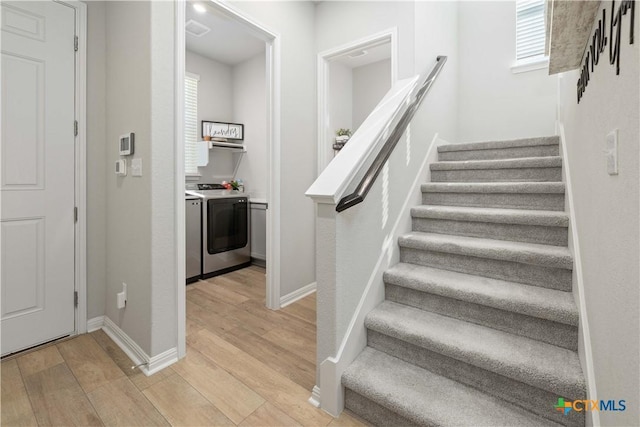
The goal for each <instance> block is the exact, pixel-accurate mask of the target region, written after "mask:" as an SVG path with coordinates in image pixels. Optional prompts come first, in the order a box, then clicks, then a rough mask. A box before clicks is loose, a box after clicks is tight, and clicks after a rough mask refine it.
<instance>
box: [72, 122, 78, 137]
mask: <svg viewBox="0 0 640 427" xmlns="http://www.w3.org/2000/svg"><path fill="white" fill-rule="evenodd" d="M73 135H74V136H78V121H77V120H74V121H73Z"/></svg>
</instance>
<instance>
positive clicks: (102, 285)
mask: <svg viewBox="0 0 640 427" xmlns="http://www.w3.org/2000/svg"><path fill="white" fill-rule="evenodd" d="M87 18H88V21H87V30H88V36H87V46H88V49H87V319H92V318H94V317H97V316H102V315H104V307H105V294H106V286H107V243H106V242H107V235H106V233H107V217H106V212H107V197H106V185H107V181H106V180H107V171H109V172H111V167H109V166H110V165H108V164H107V162H106V161H105V158H106V156H107V146H106V140H105V138H106V96H107V93H106V74H105V71H106V38H105V33H106V28H105V24H106V19H105V3H104V2H102V1H90V2H87ZM109 177H111V176H109Z"/></svg>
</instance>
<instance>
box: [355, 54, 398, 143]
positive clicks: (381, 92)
mask: <svg viewBox="0 0 640 427" xmlns="http://www.w3.org/2000/svg"><path fill="white" fill-rule="evenodd" d="M389 89H391V60H390V59H384V60H382V61H378V62H374V63H372V64H367V65H363V66H362V67H357V68H354V69H353V105H352V118H353V120H352V122H353V123H352V124H353V131H354V132H355V131H356V130H357V129H358V128H359V127H360V125H361V124H362V122H364V119H366V118H367V116H368V115H369V114H370V113H371V112H372V111H373V109H374V108H376V105H378V102H380V100H382V98H383V97H384V96H385V95H386V94H387V92H388V91H389Z"/></svg>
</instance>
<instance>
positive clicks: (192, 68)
mask: <svg viewBox="0 0 640 427" xmlns="http://www.w3.org/2000/svg"><path fill="white" fill-rule="evenodd" d="M185 68H186V71H188V72H190V73H193V74H198V75H199V76H200V81H199V82H198V137H199V138H200V137H202V135H201V126H202V120H207V121H219V122H233V102H234V97H233V84H232V75H231V74H232V73H231V67H230V66H229V65H227V64H223V63H221V62H218V61H214V60H212V59H209V58H205V57H204V56H201V55H198V54H197V53H194V52H190V51H187V53H186V57H185ZM233 167H234V159H233V154H232V153H231V152H230V151H229V150H209V164H208V165H207V166H205V167H201V168H199V169H198V172H199V173H200V174H201V175H202V176H201V177H200V178H199V179H193V178H190V179H189V181H190V182H203V183H211V182H221V181H224V180H229V179H230V178H231V175H232V174H233Z"/></svg>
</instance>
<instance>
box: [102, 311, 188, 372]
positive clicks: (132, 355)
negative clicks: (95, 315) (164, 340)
mask: <svg viewBox="0 0 640 427" xmlns="http://www.w3.org/2000/svg"><path fill="white" fill-rule="evenodd" d="M103 319H104V321H103V323H104V324H103V326H102V329H103V330H104V332H105V333H106V334H107V335H108V336H109V338H111V339H112V340H113V342H114V343H116V345H117V346H118V347H120V348H121V349H122V351H124V352H125V354H126V355H127V356H129V359H131V360H132V361H133V363H134V366H136V365H141V366H140V367H139V368H140V370H141V371H142V372H143V373H144V374H145V375H146V376H149V375H153V374H155V373H156V372H158V371H160V370H161V369H163V368H166V367H167V366H169V365H171V364H172V363H174V362H177V361H178V349H177V348H175V347H174V348H171V349H169V350H167V351H165V352H163V353H160V354H158V355H157V356H153V357H149V355H148V354H147V353H146V352H145V351H144V350H142V348H140V346H139V345H138V344H136V342H135V341H134V340H132V339H131V338H130V337H129V335H127V334H126V333H125V332H124V331H123V330H122V329H120V327H119V326H118V325H116V324H115V323H114V322H113V321H112V320H111V319H109V318H108V317H107V316H103ZM92 320H93V319H92Z"/></svg>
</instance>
